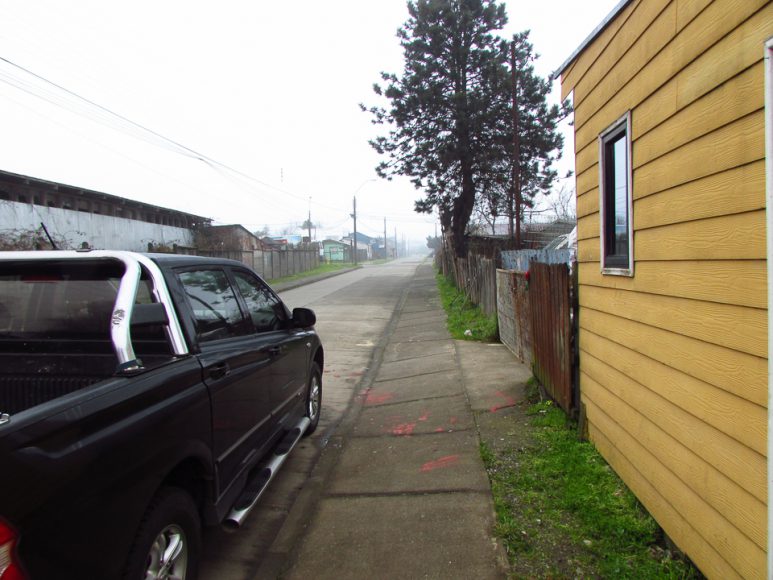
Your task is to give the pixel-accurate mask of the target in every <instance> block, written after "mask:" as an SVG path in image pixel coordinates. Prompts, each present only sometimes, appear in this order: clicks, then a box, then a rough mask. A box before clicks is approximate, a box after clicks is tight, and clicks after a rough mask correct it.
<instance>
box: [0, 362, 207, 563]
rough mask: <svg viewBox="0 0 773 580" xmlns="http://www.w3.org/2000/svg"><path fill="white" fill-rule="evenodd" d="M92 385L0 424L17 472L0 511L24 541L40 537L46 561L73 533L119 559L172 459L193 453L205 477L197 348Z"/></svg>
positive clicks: (1, 488)
mask: <svg viewBox="0 0 773 580" xmlns="http://www.w3.org/2000/svg"><path fill="white" fill-rule="evenodd" d="M93 389H94V390H93V391H92V390H91V389H86V390H87V391H89V392H90V393H91V396H87V395H86V393H84V394H83V397H82V398H81V399H79V400H78V403H77V404H75V403H74V402H73V404H72V406H71V407H70V408H69V409H68V410H66V411H60V412H58V413H56V414H53V415H47V416H43V414H42V410H43V409H44V408H38V409H40V411H39V412H38V414H37V416H36V419H37V420H36V421H34V422H33V421H32V420H31V418H30V419H28V420H27V421H21V420H20V421H19V422H18V423H16V424H15V423H14V421H13V420H12V422H11V423H10V424H8V425H5V426H3V427H2V428H0V453H2V456H3V457H4V462H5V464H4V468H8V469H9V470H10V471H9V472H12V473H14V474H15V475H18V477H13V478H0V515H3V516H5V517H8V519H10V520H11V521H13V522H14V523H15V524H16V525H17V526H19V528H20V530H21V533H22V543H21V544H20V547H21V548H22V549H23V550H25V548H24V547H25V546H26V549H29V550H32V552H31V554H34V552H35V551H39V550H41V543H44V542H45V543H46V544H48V545H50V549H51V550H53V551H56V552H57V554H56V556H57V558H54V556H55V554H53V553H52V554H51V557H52V561H59V560H60V559H61V558H66V557H67V554H68V550H72V553H78V550H77V547H78V545H79V543H81V544H80V545H81V548H82V545H95V546H99V549H100V550H101V551H102V553H106V554H109V555H110V558H107V559H108V560H109V559H111V558H112V559H118V561H123V560H122V558H123V554H122V553H118V547H119V546H126V545H129V544H130V543H131V539H132V537H133V534H134V532H135V531H136V529H137V526H138V525H139V522H140V519H141V517H142V515H143V513H144V511H145V509H146V508H147V505H148V503H149V502H150V500H151V498H152V497H153V495H154V494H155V493H156V491H157V489H158V488H159V487H160V486H161V485H162V484H163V483H164V482H165V481H166V480H167V478H169V477H172V478H173V479H174V478H177V477H179V474H180V473H182V472H181V471H177V472H176V471H175V469H176V468H177V467H178V466H180V465H190V462H191V461H195V462H196V471H197V473H200V474H201V476H202V478H203V481H207V480H208V479H209V480H211V478H212V465H213V463H212V457H211V445H212V434H211V410H210V403H209V396H208V394H207V390H206V387H205V386H204V385H203V384H202V383H201V367H200V365H199V363H198V361H197V360H196V359H195V358H194V357H188V358H185V359H181V360H178V361H176V362H175V363H173V364H170V365H166V366H165V367H162V368H158V369H153V370H152V371H148V372H146V373H143V374H141V375H137V376H135V377H131V378H126V379H114V380H112V381H106V382H105V383H104V384H98V385H95V386H94V387H93ZM95 393H98V394H95ZM54 406H55V407H57V408H58V407H59V405H54ZM32 411H33V410H30V413H31V412H32ZM23 415H24V413H21V414H19V415H18V416H17V417H19V418H20V419H24V417H23ZM15 418H16V417H14V419H15ZM25 423H26V428H23V429H22V427H24V424H25ZM6 427H7V428H8V429H7V431H6ZM14 427H15V428H14ZM4 431H6V433H5V434H4V433H3V432H4ZM4 435H7V436H4ZM184 469H192V468H191V467H185V468H184ZM172 474H175V475H172ZM204 485H206V484H204ZM116 498H120V501H116ZM105 537H107V538H112V540H110V541H109V542H108V541H104V542H103V539H104V538H105Z"/></svg>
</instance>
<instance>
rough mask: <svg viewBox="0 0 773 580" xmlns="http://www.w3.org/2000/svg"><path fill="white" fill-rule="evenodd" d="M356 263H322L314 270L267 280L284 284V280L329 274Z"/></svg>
mask: <svg viewBox="0 0 773 580" xmlns="http://www.w3.org/2000/svg"><path fill="white" fill-rule="evenodd" d="M353 267H354V263H351V262H349V263H337V264H322V265H320V266H317V267H316V268H314V269H312V270H306V271H305V272H300V273H299V274H293V275H291V276H283V277H281V278H272V279H270V280H266V281H267V282H268V283H269V284H272V285H273V284H282V283H284V282H292V281H294V280H301V279H303V278H308V277H309V276H317V275H319V274H327V273H329V272H335V271H337V270H343V269H344V268H353Z"/></svg>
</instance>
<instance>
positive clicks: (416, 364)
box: [257, 264, 530, 579]
mask: <svg viewBox="0 0 773 580" xmlns="http://www.w3.org/2000/svg"><path fill="white" fill-rule="evenodd" d="M387 337H388V338H387V342H386V344H384V345H381V349H380V350H379V352H378V353H377V355H376V360H375V361H374V362H375V364H374V365H373V371H372V374H371V375H370V376H368V377H366V379H365V381H364V384H363V389H362V391H361V392H360V394H359V396H358V397H357V400H356V401H355V403H354V405H353V407H352V409H351V412H350V414H349V418H348V420H347V421H345V423H344V424H343V425H342V427H341V429H340V430H339V433H338V434H337V435H336V436H335V437H334V438H333V439H331V441H330V442H329V444H328V447H327V448H326V449H325V452H324V453H323V456H322V458H321V460H320V462H319V464H318V465H317V468H316V469H315V471H314V473H313V475H312V478H311V480H310V481H309V482H308V484H307V485H306V486H305V489H304V492H302V494H301V497H300V498H299V501H297V502H296V505H295V506H294V508H293V510H292V512H291V513H290V515H289V517H288V520H287V522H286V524H285V526H284V527H283V529H282V531H281V532H280V534H279V536H278V537H277V538H276V540H275V542H274V544H273V546H272V548H271V550H270V553H269V555H268V557H267V559H266V561H265V562H264V563H263V566H262V567H261V570H260V572H259V574H258V576H257V577H258V578H268V577H276V576H282V577H284V578H288V579H307V578H320V579H321V578H331V579H333V578H335V579H354V578H357V579H359V578H366V577H369V578H390V579H391V578H444V579H445V578H475V579H485V578H504V577H505V576H506V570H507V563H506V557H505V555H504V552H503V550H502V549H501V548H500V547H499V545H498V544H497V542H496V540H495V539H494V536H493V528H494V513H493V503H492V499H491V491H490V487H489V481H488V477H487V475H486V471H485V469H484V467H483V463H482V461H481V457H480V450H479V443H480V439H479V433H478V426H480V427H482V428H483V429H485V430H489V431H490V432H489V433H488V436H487V439H492V438H493V439H496V435H497V431H496V430H497V428H498V426H497V417H498V416H499V415H503V414H507V410H508V408H511V407H513V406H514V405H516V404H517V403H518V402H519V400H520V397H521V394H522V392H523V382H524V381H525V380H527V379H528V377H529V376H530V373H529V372H528V370H527V369H526V368H525V367H524V366H523V365H521V364H519V363H518V362H517V361H516V360H515V358H514V357H513V355H512V354H511V353H510V352H509V351H508V350H507V349H505V348H504V347H503V346H501V345H487V344H479V343H467V342H461V341H454V340H452V339H451V338H450V336H449V334H448V331H447V330H446V325H445V313H444V311H443V309H442V306H441V305H440V299H439V296H438V291H437V287H436V284H435V277H434V272H433V270H432V267H431V266H430V265H428V264H425V265H422V266H420V267H419V268H418V270H417V274H416V276H415V277H414V279H413V280H412V282H411V284H410V286H409V287H408V289H407V291H406V293H405V294H404V295H403V297H402V299H401V301H400V304H399V306H398V309H397V311H396V313H395V317H394V318H393V319H392V321H391V329H390V331H389V332H388V333H387ZM492 433H493V435H492Z"/></svg>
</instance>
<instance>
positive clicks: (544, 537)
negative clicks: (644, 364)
mask: <svg viewBox="0 0 773 580" xmlns="http://www.w3.org/2000/svg"><path fill="white" fill-rule="evenodd" d="M524 412H525V415H526V418H525V421H523V422H522V425H523V427H522V428H521V432H519V433H518V434H517V437H515V438H514V440H517V442H518V445H517V446H510V447H500V448H499V449H498V450H496V451H494V450H493V449H492V447H490V446H489V445H487V444H486V443H482V444H481V456H482V457H483V461H484V463H485V465H486V469H487V471H488V473H489V478H490V480H491V486H492V490H493V494H494V505H495V510H496V515H497V528H496V532H497V535H498V536H499V537H500V538H501V540H502V542H503V544H504V546H505V549H506V551H507V553H508V557H509V559H510V562H511V566H512V571H513V577H516V578H521V577H529V578H532V577H541V578H545V577H549V578H555V577H559V578H561V577H600V578H701V577H702V576H701V574H700V572H699V571H698V570H697V569H696V568H694V567H693V566H692V564H691V563H690V562H687V561H684V560H681V559H679V558H677V557H676V556H675V555H674V554H672V553H671V552H670V551H669V550H667V549H664V548H663V547H662V546H660V545H659V540H660V539H661V531H660V529H659V527H658V525H657V523H656V522H655V521H654V520H653V519H652V517H651V516H650V515H649V514H648V513H647V511H646V510H645V509H644V508H643V507H642V506H641V505H640V504H639V503H638V501H637V500H636V498H635V497H634V495H633V494H632V493H631V492H630V490H628V488H627V487H626V486H625V484H624V483H623V482H622V481H621V480H620V479H619V477H618V476H617V475H616V474H615V473H614V472H613V471H612V469H611V468H610V467H609V465H607V463H606V462H605V461H604V459H603V458H602V457H601V456H600V455H599V453H598V452H597V451H596V449H595V448H594V447H593V445H592V444H591V443H589V442H583V441H580V440H579V439H578V437H577V431H576V427H575V426H574V424H573V423H571V422H569V421H568V420H567V418H566V416H565V415H564V413H563V412H562V411H561V410H560V409H557V408H556V407H555V405H553V404H552V403H551V402H550V401H545V402H541V403H537V404H532V405H530V406H528V408H526V409H525V411H523V410H522V411H521V413H524ZM498 447H499V446H498Z"/></svg>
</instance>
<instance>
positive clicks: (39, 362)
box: [0, 339, 171, 415]
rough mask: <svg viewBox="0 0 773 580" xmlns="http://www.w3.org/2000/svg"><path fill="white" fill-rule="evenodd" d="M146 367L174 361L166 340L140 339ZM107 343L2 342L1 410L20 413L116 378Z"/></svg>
mask: <svg viewBox="0 0 773 580" xmlns="http://www.w3.org/2000/svg"><path fill="white" fill-rule="evenodd" d="M137 353H138V355H139V356H140V358H141V360H142V362H143V364H144V365H145V366H146V368H152V367H155V366H157V365H159V364H162V363H164V362H167V361H168V360H170V359H171V355H170V354H169V348H168V345H167V344H166V342H165V341H139V342H137ZM117 364H118V360H117V358H116V356H115V353H113V352H112V348H111V343H110V342H109V341H107V340H104V341H94V340H36V341H28V340H13V339H0V412H2V413H8V414H9V415H14V414H16V413H20V412H21V411H24V410H26V409H29V408H31V407H35V406H37V405H41V404H43V403H45V402H47V401H50V400H52V399H56V398H59V397H62V396H64V395H68V394H70V393H73V392H75V391H78V390H80V389H83V388H86V387H88V386H90V385H93V384H95V383H98V382H100V381H103V380H105V379H108V378H110V377H113V376H115V371H116V367H117Z"/></svg>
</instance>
